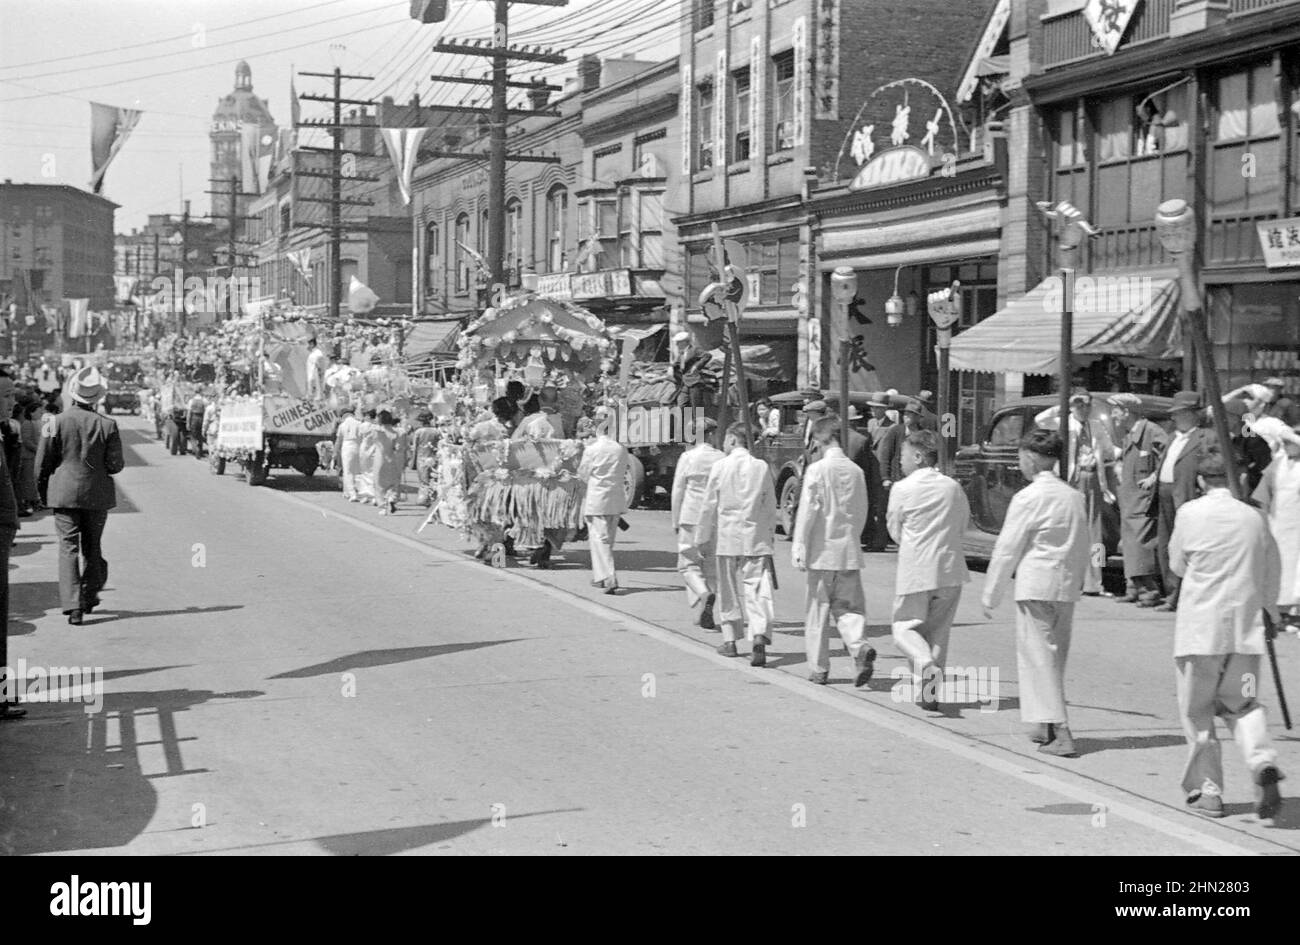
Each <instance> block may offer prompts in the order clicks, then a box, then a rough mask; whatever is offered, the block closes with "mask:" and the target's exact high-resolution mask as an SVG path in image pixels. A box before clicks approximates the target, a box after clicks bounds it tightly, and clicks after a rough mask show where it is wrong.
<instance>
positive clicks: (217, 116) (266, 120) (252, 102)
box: [212, 61, 275, 125]
mask: <svg viewBox="0 0 1300 945" xmlns="http://www.w3.org/2000/svg"><path fill="white" fill-rule="evenodd" d="M212 121H213V122H214V123H217V122H225V123H229V122H252V123H253V124H257V125H274V124H275V119H274V118H272V117H271V112H270V110H269V109H267V107H266V102H265V101H264V100H263V99H260V98H258V97H257V96H256V95H254V94H253V70H252V69H251V68H250V67H249V65H248V63H247V62H243V61H241V62H240V63H239V64H238V65H237V66H235V88H234V90H233V91H231V92H229V93H228V94H226V95H224V96H222V98H221V100H220V101H219V102H217V107H216V110H215V111H214V112H213V113H212Z"/></svg>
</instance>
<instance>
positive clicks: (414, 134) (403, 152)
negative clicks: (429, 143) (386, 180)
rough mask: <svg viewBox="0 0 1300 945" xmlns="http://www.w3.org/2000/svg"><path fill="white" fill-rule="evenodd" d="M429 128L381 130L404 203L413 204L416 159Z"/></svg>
mask: <svg viewBox="0 0 1300 945" xmlns="http://www.w3.org/2000/svg"><path fill="white" fill-rule="evenodd" d="M428 130H429V129H428V128H380V129H379V133H380V134H382V135H383V136H384V144H385V145H387V146H388V155H389V157H391V158H392V159H393V167H394V168H396V169H397V185H398V186H399V187H400V188H401V189H402V202H403V203H406V204H409V203H410V202H411V179H412V177H413V176H414V175H415V158H416V155H417V154H418V153H419V151H420V141H421V139H423V138H424V134H425V132H427V131H428Z"/></svg>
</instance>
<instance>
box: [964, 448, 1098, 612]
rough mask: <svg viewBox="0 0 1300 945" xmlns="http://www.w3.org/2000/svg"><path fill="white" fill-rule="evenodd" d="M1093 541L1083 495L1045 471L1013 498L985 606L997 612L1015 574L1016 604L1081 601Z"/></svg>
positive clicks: (989, 574) (997, 547) (995, 552)
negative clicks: (1024, 601) (1033, 601)
mask: <svg viewBox="0 0 1300 945" xmlns="http://www.w3.org/2000/svg"><path fill="white" fill-rule="evenodd" d="M1091 551H1092V542H1091V538H1090V537H1089V533H1088V516H1087V513H1086V512H1085V511H1084V504H1083V494H1082V493H1081V492H1079V491H1078V490H1077V489H1075V488H1073V487H1072V486H1070V485H1068V484H1066V483H1065V482H1064V481H1062V480H1061V478H1060V477H1059V476H1057V475H1056V473H1053V472H1040V473H1039V474H1038V475H1037V476H1035V477H1034V481H1033V482H1031V483H1030V484H1029V485H1027V486H1025V488H1023V489H1021V490H1020V491H1019V492H1017V493H1016V494H1015V496H1013V497H1012V499H1011V504H1010V506H1008V508H1007V517H1006V520H1005V521H1004V522H1003V523H1002V531H1001V532H1000V533H999V534H998V540H997V543H996V544H995V545H994V546H993V555H992V557H991V558H990V560H989V568H988V572H987V574H986V575H985V579H984V606H985V607H990V608H992V607H996V606H997V605H998V602H999V601H1000V600H1001V599H1002V594H1003V593H1004V592H1005V590H1006V585H1007V584H1008V583H1010V582H1011V576H1012V574H1013V573H1014V574H1015V583H1016V600H1042V601H1062V602H1069V601H1077V600H1078V599H1079V598H1080V597H1081V596H1082V595H1083V576H1084V572H1085V571H1086V570H1087V568H1088V559H1089V555H1090V554H1091Z"/></svg>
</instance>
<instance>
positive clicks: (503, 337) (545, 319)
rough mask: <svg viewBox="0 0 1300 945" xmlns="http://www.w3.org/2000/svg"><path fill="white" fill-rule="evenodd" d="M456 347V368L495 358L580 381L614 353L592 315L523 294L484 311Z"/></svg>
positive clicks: (479, 364)
mask: <svg viewBox="0 0 1300 945" xmlns="http://www.w3.org/2000/svg"><path fill="white" fill-rule="evenodd" d="M458 343H459V345H460V361H459V365H460V367H461V368H462V369H466V368H474V367H484V366H487V365H489V364H491V363H492V361H494V360H499V361H501V362H503V363H505V364H507V365H510V366H511V367H515V368H520V369H526V368H529V367H533V368H537V367H542V368H544V369H545V370H546V371H548V372H558V373H561V374H576V375H580V376H582V377H583V378H586V379H590V378H591V377H593V376H595V374H596V373H597V372H598V371H599V370H600V367H601V360H602V359H603V358H607V357H611V356H613V355H614V354H615V347H614V340H613V338H612V336H611V335H610V333H609V331H608V330H607V329H606V328H605V323H604V322H602V321H601V320H600V319H599V318H597V317H596V316H595V315H593V314H591V313H590V312H588V311H587V310H586V309H584V308H580V307H579V306H577V305H574V304H572V303H570V302H565V301H561V300H558V299H542V298H537V297H528V296H523V297H519V298H516V299H508V300H507V301H506V302H505V303H504V304H503V305H501V306H499V307H497V308H490V309H488V310H487V311H485V312H484V313H483V315H482V317H481V318H479V319H478V320H477V321H475V322H474V323H473V324H471V325H470V326H469V327H468V328H466V329H465V331H464V332H462V333H461V336H460V338H459V339H458Z"/></svg>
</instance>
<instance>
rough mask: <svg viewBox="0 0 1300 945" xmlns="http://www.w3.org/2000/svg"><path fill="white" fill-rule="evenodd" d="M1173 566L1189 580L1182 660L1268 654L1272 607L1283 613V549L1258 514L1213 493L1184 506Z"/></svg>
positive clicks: (1178, 646)
mask: <svg viewBox="0 0 1300 945" xmlns="http://www.w3.org/2000/svg"><path fill="white" fill-rule="evenodd" d="M1169 567H1170V568H1171V569H1172V570H1173V572H1174V573H1175V574H1179V575H1181V576H1182V578H1183V584H1182V590H1181V591H1179V592H1178V617H1177V619H1176V621H1175V622H1174V656H1221V655H1223V654H1226V653H1247V654H1262V653H1263V652H1264V619H1263V617H1262V616H1261V611H1263V610H1264V608H1265V607H1267V608H1268V609H1269V611H1270V612H1272V613H1273V615H1274V616H1276V601H1277V596H1278V583H1279V561H1278V552H1277V544H1276V543H1275V542H1274V541H1273V536H1272V535H1271V534H1270V533H1269V529H1268V523H1267V522H1266V521H1265V519H1264V516H1263V515H1261V514H1260V512H1259V511H1258V510H1257V509H1253V508H1251V507H1250V506H1248V505H1246V504H1245V503H1244V502H1238V501H1237V500H1236V499H1234V498H1233V497H1232V493H1230V492H1229V491H1228V490H1227V489H1211V490H1210V491H1209V492H1207V493H1206V494H1205V495H1203V496H1201V497H1200V498H1199V499H1192V500H1191V501H1190V502H1186V503H1184V504H1183V505H1182V506H1181V507H1180V508H1179V509H1178V516H1177V518H1176V519H1175V520H1174V533H1173V536H1172V537H1171V538H1170V539H1169Z"/></svg>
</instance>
